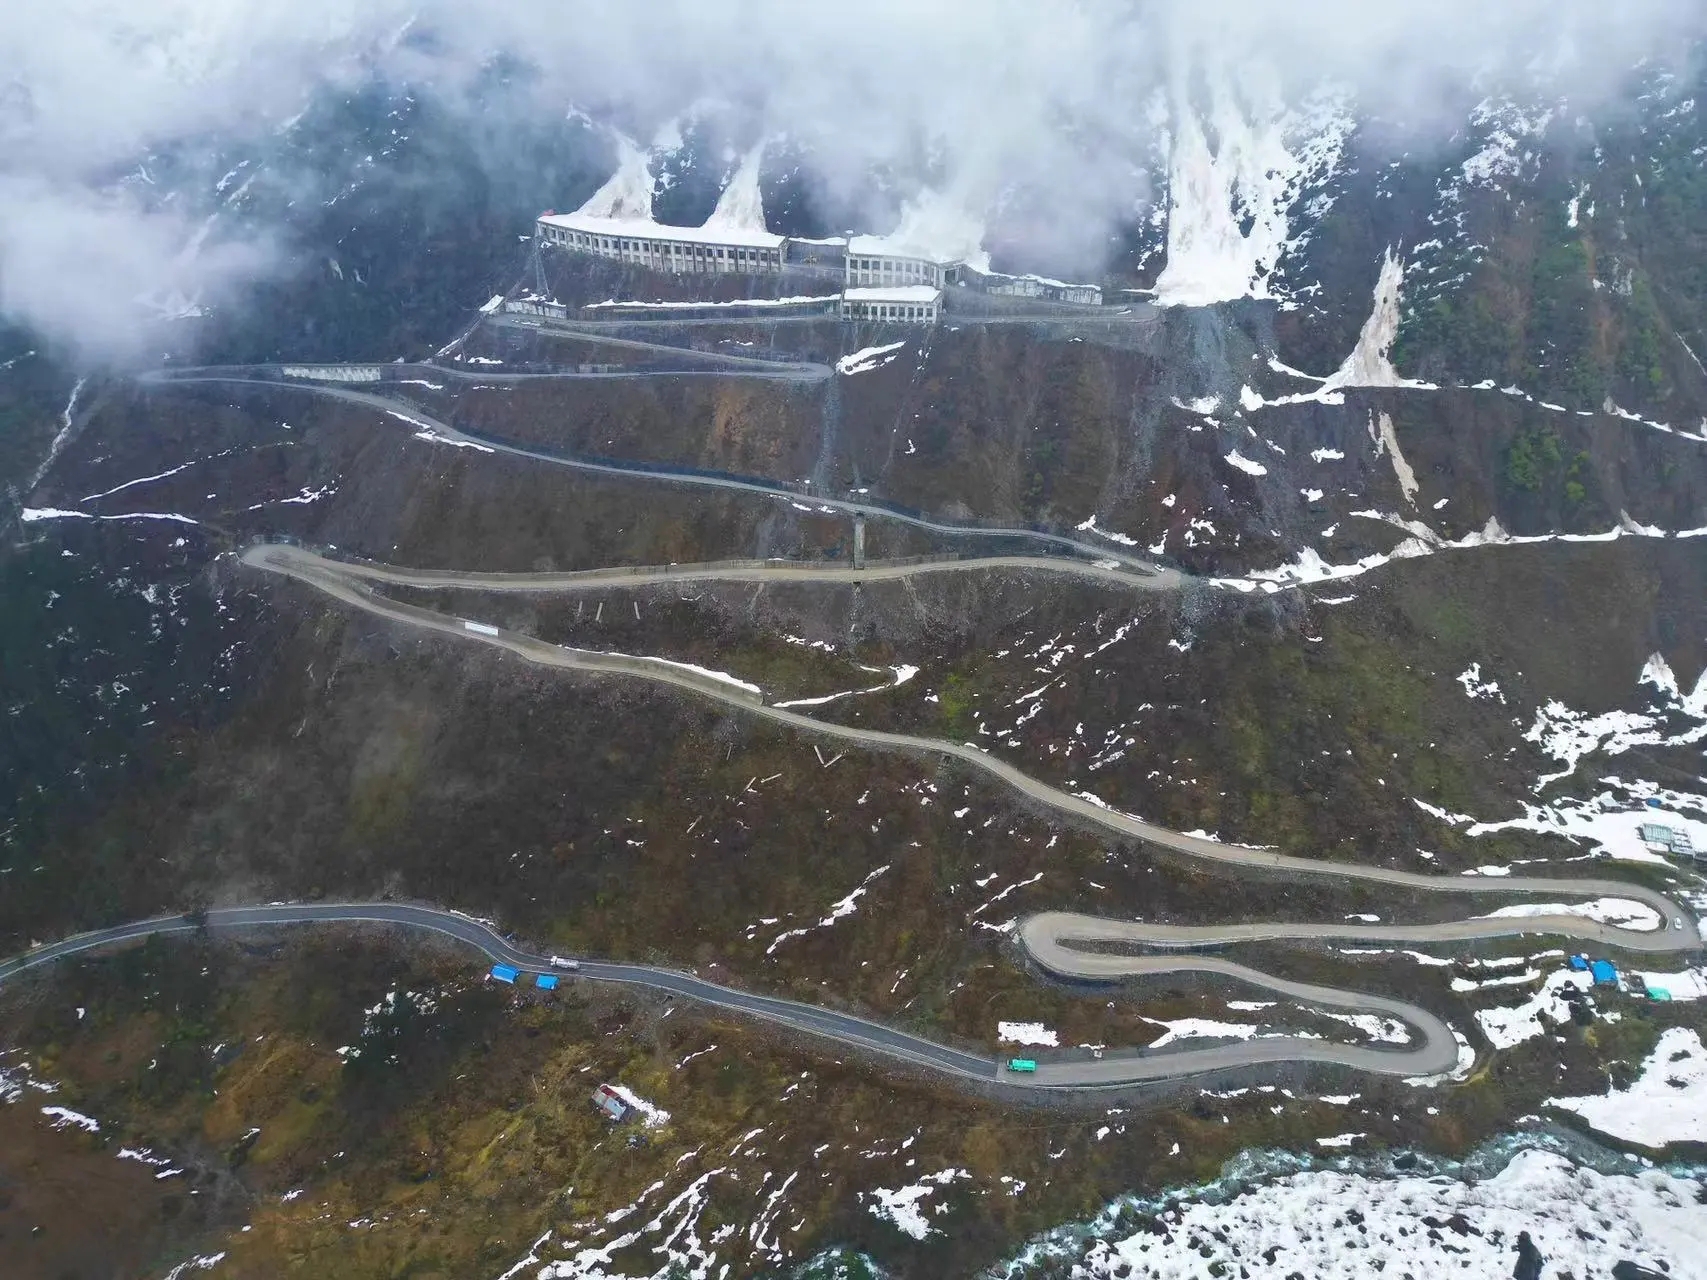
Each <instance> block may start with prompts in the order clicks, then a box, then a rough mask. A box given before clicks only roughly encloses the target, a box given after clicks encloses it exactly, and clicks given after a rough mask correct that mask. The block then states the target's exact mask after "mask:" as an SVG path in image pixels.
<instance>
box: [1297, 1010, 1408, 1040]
mask: <svg viewBox="0 0 1707 1280" xmlns="http://www.w3.org/2000/svg"><path fill="white" fill-rule="evenodd" d="M1315 1012H1316V1013H1319V1014H1320V1015H1321V1016H1322V1017H1324V1018H1332V1019H1333V1020H1334V1021H1335V1022H1343V1023H1345V1024H1346V1026H1348V1027H1356V1028H1357V1029H1358V1030H1359V1031H1361V1032H1362V1033H1363V1034H1364V1035H1365V1036H1367V1037H1369V1039H1371V1040H1378V1041H1380V1042H1381V1043H1382V1044H1409V1043H1410V1042H1411V1031H1410V1028H1409V1027H1407V1026H1406V1025H1405V1024H1404V1023H1402V1022H1400V1021H1399V1020H1398V1019H1397V1018H1383V1017H1381V1016H1380V1015H1379V1014H1374V1013H1329V1012H1328V1011H1327V1010H1326V1009H1317V1010H1315Z"/></svg>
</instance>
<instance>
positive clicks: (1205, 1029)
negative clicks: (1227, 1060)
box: [1144, 1018, 1322, 1049]
mask: <svg viewBox="0 0 1707 1280" xmlns="http://www.w3.org/2000/svg"><path fill="white" fill-rule="evenodd" d="M1144 1021H1145V1022H1148V1023H1149V1024H1150V1025H1151V1026H1154V1027H1166V1028H1167V1030H1166V1031H1164V1032H1162V1034H1161V1035H1160V1036H1158V1037H1157V1038H1156V1039H1155V1040H1152V1041H1151V1042H1150V1044H1149V1047H1150V1048H1152V1049H1165V1048H1167V1046H1169V1045H1171V1044H1177V1043H1179V1042H1180V1041H1182V1040H1251V1039H1272V1038H1274V1037H1277V1036H1285V1037H1288V1038H1290V1039H1293V1040H1320V1039H1321V1038H1322V1037H1321V1036H1319V1035H1316V1034H1315V1033H1314V1032H1310V1031H1265V1030H1263V1028H1261V1027H1254V1026H1251V1025H1250V1024H1249V1023H1245V1022H1220V1021H1217V1020H1216V1019H1214V1018H1172V1019H1162V1018H1145V1019H1144Z"/></svg>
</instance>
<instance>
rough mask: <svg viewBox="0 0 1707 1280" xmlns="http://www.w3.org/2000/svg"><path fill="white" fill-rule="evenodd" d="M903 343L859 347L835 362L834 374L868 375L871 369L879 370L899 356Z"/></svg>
mask: <svg viewBox="0 0 1707 1280" xmlns="http://www.w3.org/2000/svg"><path fill="white" fill-rule="evenodd" d="M906 345H907V344H906V343H905V342H891V343H889V344H888V345H887V346H882V347H861V348H860V349H859V350H858V351H855V352H854V353H853V354H852V355H846V356H843V357H842V358H841V359H840V360H838V361H836V372H837V373H841V374H849V375H851V374H855V373H868V372H870V371H871V370H873V369H881V368H882V367H883V366H884V365H886V364H888V363H889V362H890V361H891V360H894V359H896V358H897V357H899V356H900V354H901V349H902V348H903V347H905V346H906Z"/></svg>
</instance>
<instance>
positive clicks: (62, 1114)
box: [41, 1107, 101, 1133]
mask: <svg viewBox="0 0 1707 1280" xmlns="http://www.w3.org/2000/svg"><path fill="white" fill-rule="evenodd" d="M41 1113H42V1114H43V1115H44V1116H46V1117H47V1118H48V1119H49V1120H51V1121H53V1127H54V1128H55V1129H68V1128H73V1127H75V1128H78V1129H81V1130H83V1132H85V1133H99V1132H100V1131H101V1122H100V1121H99V1120H96V1119H95V1118H94V1117H93V1116H86V1115H83V1114H82V1113H80V1112H77V1111H73V1110H72V1109H71V1108H70V1107H43V1108H42V1109H41Z"/></svg>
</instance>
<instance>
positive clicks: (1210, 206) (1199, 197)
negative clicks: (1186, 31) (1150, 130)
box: [1156, 65, 1353, 307]
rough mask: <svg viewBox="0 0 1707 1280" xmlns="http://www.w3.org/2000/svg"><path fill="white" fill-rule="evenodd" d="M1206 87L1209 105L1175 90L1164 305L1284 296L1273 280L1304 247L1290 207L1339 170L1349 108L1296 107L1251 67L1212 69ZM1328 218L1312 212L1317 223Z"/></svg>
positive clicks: (1159, 287) (1161, 282)
mask: <svg viewBox="0 0 1707 1280" xmlns="http://www.w3.org/2000/svg"><path fill="white" fill-rule="evenodd" d="M1204 84H1205V89H1206V94H1207V102H1206V103H1205V104H1204V105H1203V106H1202V107H1200V106H1199V104H1198V103H1196V102H1194V101H1193V98H1192V94H1191V91H1190V82H1189V80H1188V78H1187V77H1185V76H1184V75H1183V74H1182V75H1181V76H1180V77H1179V78H1178V79H1177V80H1176V82H1175V84H1174V87H1173V94H1172V97H1173V104H1172V105H1173V117H1174V136H1173V147H1172V155H1171V157H1170V161H1169V171H1168V208H1167V219H1168V234H1167V264H1166V266H1164V267H1163V269H1162V272H1161V274H1160V275H1159V276H1158V277H1157V278H1156V301H1157V302H1158V303H1160V304H1161V305H1162V306H1184V307H1203V306H1212V305H1214V304H1215V303H1218V302H1231V301H1233V300H1235V299H1238V298H1273V297H1275V296H1276V295H1275V293H1274V292H1273V290H1272V288H1271V277H1272V276H1273V275H1274V272H1275V270H1276V268H1277V267H1278V266H1279V265H1280V262H1281V258H1282V257H1283V255H1285V254H1286V253H1287V252H1288V251H1289V250H1291V249H1294V248H1296V247H1297V246H1298V244H1299V243H1300V241H1299V240H1298V239H1295V238H1294V236H1293V235H1292V229H1291V219H1290V213H1291V210H1292V208H1293V206H1294V205H1295V204H1297V203H1298V201H1299V200H1300V198H1301V197H1302V196H1303V195H1304V194H1305V192H1306V191H1307V190H1308V189H1309V188H1310V187H1311V185H1312V184H1315V183H1319V182H1320V181H1321V180H1323V179H1324V178H1326V177H1327V176H1328V175H1329V174H1330V173H1332V172H1333V171H1334V170H1335V169H1336V168H1337V167H1338V165H1339V162H1340V157H1341V155H1342V153H1343V151H1344V148H1345V142H1346V138H1347V137H1348V136H1349V134H1350V132H1351V129H1352V127H1353V121H1352V118H1351V116H1350V114H1349V113H1348V112H1346V111H1345V110H1344V108H1343V104H1341V103H1339V102H1337V101H1334V100H1331V99H1328V98H1326V97H1322V98H1318V99H1316V100H1315V101H1313V102H1312V103H1310V104H1309V105H1307V106H1306V108H1305V109H1304V110H1303V111H1293V110H1290V109H1289V108H1288V107H1287V106H1286V104H1285V103H1284V101H1283V100H1282V98H1281V94H1280V89H1279V86H1278V84H1277V82H1276V80H1275V78H1274V77H1273V76H1272V74H1269V73H1267V72H1266V69H1262V68H1257V67H1242V68H1240V69H1239V74H1238V76H1237V77H1236V78H1235V77H1233V76H1230V75H1229V74H1228V69H1227V68H1226V67H1224V66H1218V65H1211V66H1208V67H1205V69H1204ZM1212 139H1213V142H1212V141H1211V140H1212ZM1322 199H1324V200H1325V199H1326V197H1322ZM1314 203H1319V202H1313V204H1314ZM1325 211H1326V209H1325V206H1324V207H1322V208H1315V207H1312V209H1311V210H1310V213H1311V215H1312V216H1311V217H1310V218H1309V219H1308V221H1310V222H1312V223H1313V222H1314V221H1316V220H1317V219H1319V217H1320V215H1321V214H1322V213H1324V212H1325Z"/></svg>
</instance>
